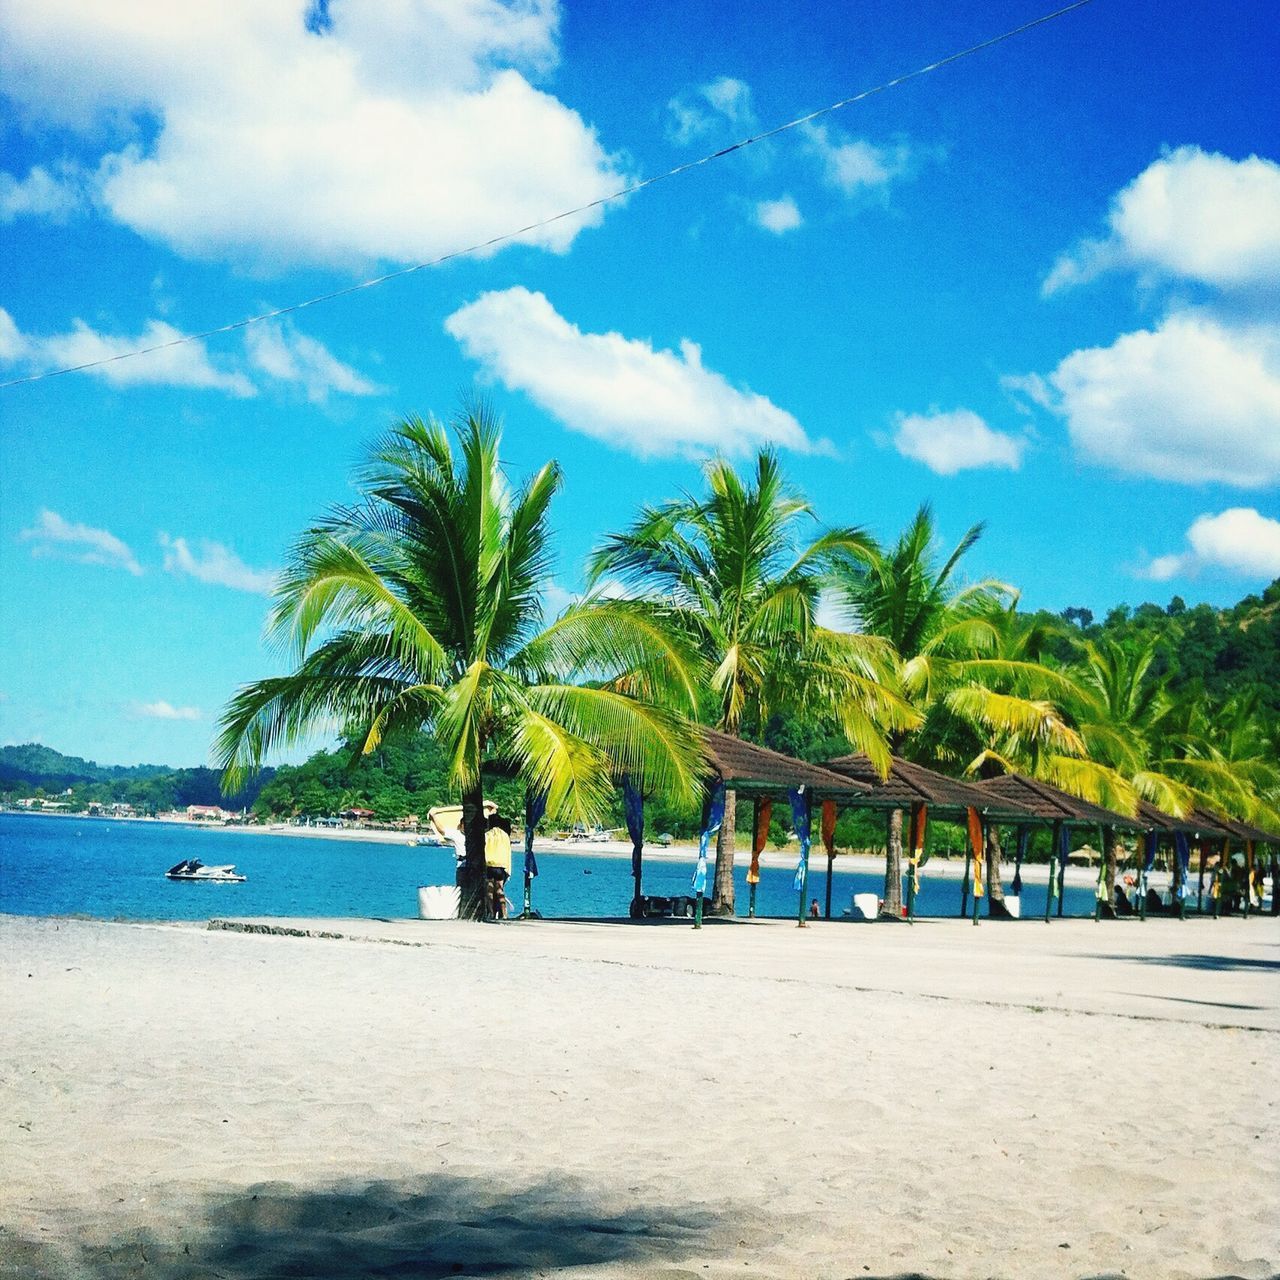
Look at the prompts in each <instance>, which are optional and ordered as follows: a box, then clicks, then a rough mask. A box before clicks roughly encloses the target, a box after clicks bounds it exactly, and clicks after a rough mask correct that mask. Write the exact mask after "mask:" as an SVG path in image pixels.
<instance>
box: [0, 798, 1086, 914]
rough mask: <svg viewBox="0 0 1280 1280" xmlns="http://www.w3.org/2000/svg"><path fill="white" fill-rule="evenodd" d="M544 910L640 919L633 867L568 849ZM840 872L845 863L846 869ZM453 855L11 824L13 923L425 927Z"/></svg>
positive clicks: (686, 870) (925, 896)
mask: <svg viewBox="0 0 1280 1280" xmlns="http://www.w3.org/2000/svg"><path fill="white" fill-rule="evenodd" d="M187 858H199V859H200V860H201V861H202V862H205V863H208V864H211V865H223V864H225V863H234V864H235V866H236V869H237V871H238V872H239V873H240V874H241V875H244V876H246V877H247V879H246V881H245V882H244V883H243V884H217V883H212V884H200V883H192V882H181V881H174V880H166V879H165V876H164V873H165V871H167V870H168V869H169V868H170V867H171V866H174V865H175V864H176V863H178V862H181V861H183V860H184V859H187ZM537 858H538V870H539V873H540V874H539V875H538V876H537V878H536V879H535V880H534V881H533V890H532V893H533V906H534V909H535V910H537V911H538V912H539V913H540V914H541V915H542V916H544V917H547V918H551V917H562V918H575V919H596V918H605V917H618V916H625V915H626V914H627V908H628V905H629V903H630V901H631V894H632V881H631V864H630V859H628V858H626V857H622V858H619V857H615V856H609V855H603V854H591V853H585V852H579V851H577V850H574V849H572V848H571V847H570V848H567V849H565V850H563V851H560V850H557V851H556V852H554V853H553V852H547V853H542V852H539V853H538V855H537ZM521 865H522V862H521V855H520V853H519V852H517V854H516V858H515V867H516V870H515V874H514V875H513V876H512V879H511V881H510V883H509V884H508V887H507V894H508V897H509V898H510V899H511V901H512V903H513V905H514V910H515V911H519V909H520V906H521V903H522V898H523V883H522V876H521V871H520V868H521ZM838 866H839V863H838V861H837V868H838ZM692 874H693V857H692V855H691V856H690V857H689V859H688V860H687V861H671V860H667V859H665V858H664V859H661V860H659V859H656V858H651V859H648V860H646V862H645V864H644V892H645V893H647V894H661V895H664V896H675V895H677V894H688V893H690V892H691V889H690V880H691V877H692ZM453 877H454V871H453V850H452V849H446V848H441V847H437V846H431V845H418V846H416V847H411V846H408V845H397V844H376V843H372V842H369V841H358V840H341V839H334V838H329V837H325V838H308V837H306V836H288V837H284V836H273V835H269V834H266V833H263V832H254V831H210V830H205V829H202V828H200V827H197V826H190V825H187V824H178V823H164V822H158V821H152V822H128V821H119V820H116V819H111V818H74V817H68V818H49V817H41V816H37V815H30V814H16V813H0V913H8V914H13V915H40V916H87V917H90V918H93V919H100V920H207V919H209V918H210V917H214V916H302V917H310V918H323V917H349V918H350V917H354V918H364V919H370V918H373V919H403V918H405V917H411V916H416V914H417V890H418V886H419V885H429V884H452V883H453ZM793 878H794V868H780V867H762V868H761V872H760V885H759V888H758V891H757V899H756V914H757V915H758V916H777V917H794V916H795V915H796V911H797V907H798V905H799V897H798V894H797V893H796V890H795V889H794V888H793ZM883 888H884V878H883V876H881V875H875V874H871V873H867V872H857V871H845V870H839V869H837V870H836V871H835V872H834V874H833V876H832V882H831V914H832V916H833V918H839V917H840V916H841V914H842V912H843V911H844V910H846V909H847V908H848V907H849V904H850V899H851V896H852V895H853V894H854V893H880V892H882V891H883ZM826 891H827V872H826V858H825V856H823V855H822V854H821V853H816V854H815V856H814V857H813V859H812V862H811V864H810V871H809V890H808V897H809V898H810V899H813V898H816V899H817V900H818V902H819V905H820V906H823V905H825V900H826ZM1044 897H1045V888H1044V886H1042V885H1027V886H1026V887H1025V888H1024V891H1023V895H1022V914H1023V916H1024V917H1027V916H1036V915H1043V913H1044ZM747 902H748V886H747V884H746V874H745V869H739V872H738V875H737V906H738V914H739V915H745V914H746V912H747ZM1064 905H1065V913H1066V914H1067V915H1091V914H1092V913H1093V893H1092V891H1091V890H1090V889H1087V888H1081V887H1078V886H1073V885H1069V886H1068V887H1067V896H1066V902H1065V904H1064ZM916 910H917V912H918V914H920V915H922V916H956V915H959V913H960V884H959V882H958V881H956V880H944V879H941V878H938V879H931V878H929V876H928V875H927V872H926V874H925V875H924V876H923V877H922V880H921V889H920V894H919V895H918V897H917V899H916Z"/></svg>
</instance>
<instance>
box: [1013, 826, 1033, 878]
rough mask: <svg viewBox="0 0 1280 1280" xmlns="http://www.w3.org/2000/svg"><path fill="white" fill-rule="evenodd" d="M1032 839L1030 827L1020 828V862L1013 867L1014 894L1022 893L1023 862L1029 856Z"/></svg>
mask: <svg viewBox="0 0 1280 1280" xmlns="http://www.w3.org/2000/svg"><path fill="white" fill-rule="evenodd" d="M1030 838H1031V828H1030V827H1026V826H1023V827H1019V828H1018V860H1017V862H1015V863H1014V865H1013V884H1012V886H1011V888H1012V889H1013V891H1014V893H1018V894H1020V893H1021V892H1022V860H1023V858H1025V857H1026V856H1027V841H1028V840H1029V839H1030Z"/></svg>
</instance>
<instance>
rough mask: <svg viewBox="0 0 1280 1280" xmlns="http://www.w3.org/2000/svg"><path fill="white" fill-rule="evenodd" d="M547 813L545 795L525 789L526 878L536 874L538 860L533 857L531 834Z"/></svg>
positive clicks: (542, 792) (544, 793)
mask: <svg viewBox="0 0 1280 1280" xmlns="http://www.w3.org/2000/svg"><path fill="white" fill-rule="evenodd" d="M546 811H547V793H546V792H545V791H531V790H530V789H529V788H527V787H526V788H525V793H524V873H525V875H527V876H536V875H537V874H538V860H537V858H535V857H534V856H533V833H534V830H535V828H536V827H537V825H538V823H539V822H541V821H542V815H543V814H544V813H546Z"/></svg>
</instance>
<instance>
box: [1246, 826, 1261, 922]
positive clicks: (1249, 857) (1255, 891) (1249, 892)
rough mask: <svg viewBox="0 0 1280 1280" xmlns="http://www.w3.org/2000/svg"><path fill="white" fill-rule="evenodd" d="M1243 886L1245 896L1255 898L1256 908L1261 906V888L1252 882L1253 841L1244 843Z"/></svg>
mask: <svg viewBox="0 0 1280 1280" xmlns="http://www.w3.org/2000/svg"><path fill="white" fill-rule="evenodd" d="M1244 884H1245V890H1244V891H1245V895H1246V897H1248V896H1256V897H1257V899H1258V906H1262V886H1261V885H1255V884H1254V882H1253V841H1252V840H1246V841H1245V842H1244Z"/></svg>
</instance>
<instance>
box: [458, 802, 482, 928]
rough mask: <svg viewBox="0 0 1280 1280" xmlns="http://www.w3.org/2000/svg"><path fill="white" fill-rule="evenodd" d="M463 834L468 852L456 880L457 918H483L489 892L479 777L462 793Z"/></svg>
mask: <svg viewBox="0 0 1280 1280" xmlns="http://www.w3.org/2000/svg"><path fill="white" fill-rule="evenodd" d="M462 838H463V842H464V845H465V847H466V851H467V856H466V858H465V860H464V861H463V863H462V874H461V877H460V880H459V888H460V890H461V900H460V902H459V904H458V918H459V919H460V920H483V919H485V917H486V916H487V915H488V910H489V895H488V892H487V889H488V885H487V883H486V876H485V866H484V784H483V783H482V782H481V781H480V779H479V778H478V777H477V779H476V784H475V786H474V787H471V788H469V789H468V790H466V791H464V792H463V793H462Z"/></svg>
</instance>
